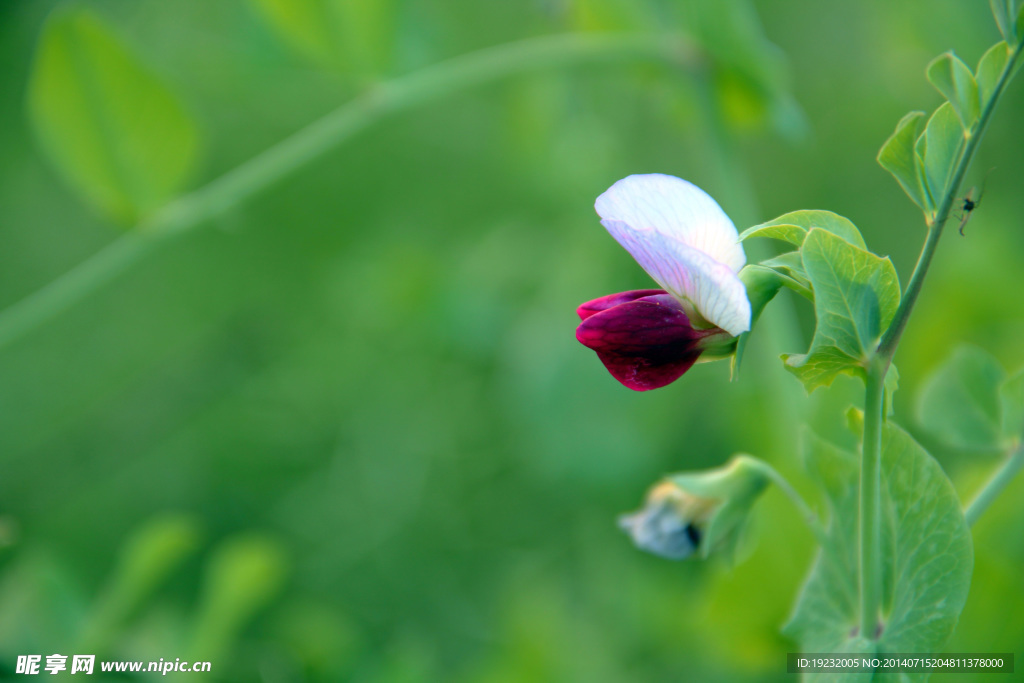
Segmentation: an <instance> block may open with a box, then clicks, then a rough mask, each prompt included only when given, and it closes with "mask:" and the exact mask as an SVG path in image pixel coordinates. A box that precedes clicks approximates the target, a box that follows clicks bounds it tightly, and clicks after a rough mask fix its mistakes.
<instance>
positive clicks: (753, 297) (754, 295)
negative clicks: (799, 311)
mask: <svg viewBox="0 0 1024 683" xmlns="http://www.w3.org/2000/svg"><path fill="white" fill-rule="evenodd" d="M739 277H740V280H742V281H743V284H744V286H745V287H746V288H747V299H749V300H750V327H751V330H752V329H753V327H754V325H755V324H756V323H757V320H758V318H760V317H761V313H763V312H764V308H765V306H767V305H768V303H769V302H770V301H771V300H772V299H774V298H775V295H776V294H778V292H779V289H780V288H781V287H782V285H783V281H784V280H785V279H787V276H786V275H784V274H780V273H778V272H777V271H775V270H773V269H772V268H766V267H764V266H759V265H748V266H746V267H744V268H743V270H741V271H740V273H739ZM751 330H747V331H746V332H744V333H743V334H741V335H740V336H739V339H737V340H736V351H735V352H734V353H733V354H732V361H731V363H732V375H733V377H734V378H735V377H736V373H737V372H738V370H739V366H740V362H741V361H742V360H743V352H744V351H745V350H746V347H747V341H748V340H749V339H750V332H751Z"/></svg>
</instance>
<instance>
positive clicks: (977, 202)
mask: <svg viewBox="0 0 1024 683" xmlns="http://www.w3.org/2000/svg"><path fill="white" fill-rule="evenodd" d="M994 170H995V169H991V170H990V171H989V172H988V173H986V174H985V180H984V181H982V183H981V192H979V193H978V198H977V199H975V198H974V191H975V190H977V189H978V188H976V187H972V188H971V189H970V191H969V192H968V193H967V196H966V197H964V198H963V200H962V201H963V204H962V205H961V206H960V215H959V216H957V218H959V219H960V235H961V236H963V234H964V226H965V225H967V221H969V220H970V219H971V212H972V211H974V210H975V209H977V208H978V207H979V206H981V196H982V195H983V194H985V183H986V182H987V181H988V174H989V173H992V171H994Z"/></svg>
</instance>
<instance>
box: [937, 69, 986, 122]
mask: <svg viewBox="0 0 1024 683" xmlns="http://www.w3.org/2000/svg"><path fill="white" fill-rule="evenodd" d="M927 74H928V81H929V82H930V83H931V84H932V85H934V86H935V89H936V90H938V91H939V92H940V93H942V96H943V97H945V98H946V99H947V100H949V103H950V104H951V105H953V109H954V110H955V111H956V115H957V116H958V117H959V118H960V124H961V125H962V126H963V128H964V130H965V131H967V130H970V129H971V127H972V126H974V123H975V122H976V121H977V120H978V115H979V114H980V107H979V105H978V84H977V83H976V82H975V80H974V76H973V74H971V70H970V69H969V68H968V67H967V65H966V64H964V63H963V62H962V61H961V60H960V58H959V57H957V56H956V55H955V54H954V53H953V52H946V53H945V54H942V55H939V56H938V57H936V58H935V59H934V60H933V61H932V63H931V64H929V65H928V71H927Z"/></svg>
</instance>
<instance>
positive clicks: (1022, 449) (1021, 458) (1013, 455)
mask: <svg viewBox="0 0 1024 683" xmlns="http://www.w3.org/2000/svg"><path fill="white" fill-rule="evenodd" d="M1022 469H1024V445H1018V446H1017V447H1016V448H1015V449H1014V450H1013V451H1011V452H1010V454H1009V455H1008V456H1007V457H1006V459H1005V460H1004V461H1003V464H1002V465H1001V466H1000V467H999V469H998V470H996V471H995V474H993V475H992V478H991V479H989V480H988V482H987V483H986V484H985V485H984V486H983V487H982V488H981V490H980V491H978V493H977V495H976V496H974V500H972V501H971V502H970V504H969V505H968V506H967V508H966V509H965V510H964V517H966V518H967V523H968V524H969V525H971V526H974V523H975V522H977V521H978V518H979V517H981V516H982V515H983V514H985V511H986V510H988V508H989V506H990V505H992V503H993V502H995V500H996V498H998V497H999V494H1001V493H1002V492H1003V490H1004V489H1006V487H1007V486H1009V484H1010V482H1011V481H1013V478H1014V477H1016V476H1017V474H1018V473H1020V471H1021V470H1022Z"/></svg>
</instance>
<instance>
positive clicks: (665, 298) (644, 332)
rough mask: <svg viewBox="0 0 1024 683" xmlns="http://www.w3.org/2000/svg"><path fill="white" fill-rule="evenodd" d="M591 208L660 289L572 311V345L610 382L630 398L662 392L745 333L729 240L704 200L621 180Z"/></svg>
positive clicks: (742, 297) (689, 192)
mask: <svg viewBox="0 0 1024 683" xmlns="http://www.w3.org/2000/svg"><path fill="white" fill-rule="evenodd" d="M594 208H595V209H596V210H597V213H598V215H599V216H600V217H601V225H603V226H604V227H605V228H606V229H607V230H608V232H609V233H611V235H612V237H614V238H615V239H616V240H617V241H618V243H619V244H621V245H622V246H623V247H624V248H625V249H626V251H628V252H629V253H630V254H631V255H632V256H633V258H634V259H636V261H637V263H639V264H640V266H641V267H642V268H643V269H644V270H645V271H647V274H648V275H650V276H651V277H652V278H653V279H654V281H655V282H656V283H657V284H658V285H659V286H660V287H661V289H644V290H637V291H629V292H620V293H618V294H611V295H609V296H604V297H601V298H600V299H594V300H593V301H588V302H587V303H585V304H583V305H582V306H580V307H579V308H578V309H577V310H576V312H577V314H578V315H579V316H580V320H581V321H582V322H581V323H580V325H579V327H578V328H576V338H577V339H578V340H579V341H580V343H582V344H583V345H584V346H587V347H589V348H591V349H593V350H594V351H596V352H597V355H598V358H600V359H601V362H602V363H604V365H605V367H606V368H607V369H608V371H609V372H610V373H611V374H612V376H613V377H615V379H617V380H618V381H619V382H621V383H622V384H624V385H625V386H627V387H629V388H630V389H633V390H636V391H646V390H648V389H657V388H658V387H663V386H665V385H666V384H670V383H671V382H674V381H675V380H676V379H678V378H679V377H680V376H681V375H682V374H683V373H684V372H686V371H687V370H689V369H690V367H691V366H692V365H693V364H694V363H696V362H697V359H698V358H700V356H701V355H702V354H704V353H709V355H710V354H712V353H714V352H716V351H717V352H721V353H727V352H728V350H729V349H730V348H732V347H733V346H734V341H735V337H736V336H738V335H740V334H742V333H743V332H746V331H747V330H749V329H750V321H751V309H750V301H749V299H748V298H747V291H746V288H745V287H744V284H743V282H742V281H741V280H740V278H739V276H738V273H739V271H740V269H741V268H742V267H743V265H744V263H746V256H745V255H744V253H743V247H742V246H741V245H740V243H739V234H738V233H737V232H736V227H735V226H734V225H733V224H732V221H731V220H729V217H728V216H726V215H725V212H723V211H722V209H721V207H720V206H718V204H717V203H716V202H715V200H714V199H712V198H711V197H710V196H708V194H707V193H706V192H704V191H703V190H701V189H700V188H699V187H697V186H696V185H693V184H692V183H689V182H687V181H685V180H682V179H680V178H675V177H673V176H669V175H662V174H659V173H652V174H648V175H631V176H628V177H626V178H623V179H622V180H620V181H618V182H617V183H615V184H614V185H612V186H611V187H610V188H608V190H607V191H606V192H605V193H604V194H602V195H601V196H600V197H598V198H597V202H596V203H595V204H594ZM730 345H731V346H730Z"/></svg>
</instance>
